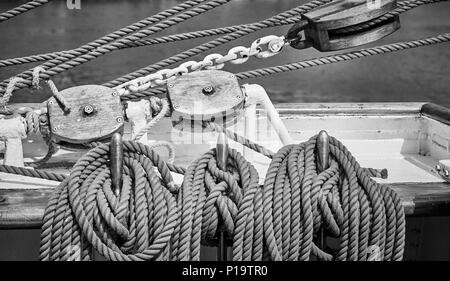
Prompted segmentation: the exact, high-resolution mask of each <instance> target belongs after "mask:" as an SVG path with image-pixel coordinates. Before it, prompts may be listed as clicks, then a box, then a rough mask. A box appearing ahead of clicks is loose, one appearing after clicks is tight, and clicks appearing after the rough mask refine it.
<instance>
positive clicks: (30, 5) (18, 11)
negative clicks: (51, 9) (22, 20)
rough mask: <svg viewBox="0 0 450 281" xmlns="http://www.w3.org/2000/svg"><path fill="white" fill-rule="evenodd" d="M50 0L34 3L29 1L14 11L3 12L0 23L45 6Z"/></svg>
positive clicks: (37, 0) (0, 15)
mask: <svg viewBox="0 0 450 281" xmlns="http://www.w3.org/2000/svg"><path fill="white" fill-rule="evenodd" d="M50 1H51V0H34V1H30V2H27V3H25V4H23V5H20V6H18V7H16V8H14V9H11V10H9V11H6V12H3V13H1V14H0V22H2V21H6V20H8V19H11V18H13V17H15V16H18V15H20V14H23V13H25V12H28V11H30V10H33V9H35V8H37V7H39V6H42V5H44V4H47V3H48V2H50Z"/></svg>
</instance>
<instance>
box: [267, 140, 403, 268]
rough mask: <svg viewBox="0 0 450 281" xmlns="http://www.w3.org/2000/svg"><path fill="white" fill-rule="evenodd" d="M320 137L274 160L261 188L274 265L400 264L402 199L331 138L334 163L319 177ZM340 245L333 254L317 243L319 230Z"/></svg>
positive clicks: (282, 151) (284, 150)
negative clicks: (374, 256)
mask: <svg viewBox="0 0 450 281" xmlns="http://www.w3.org/2000/svg"><path fill="white" fill-rule="evenodd" d="M316 138H317V136H315V137H312V138H311V139H310V140H309V141H307V142H305V143H302V144H299V145H288V146H285V147H283V148H282V149H280V150H279V151H278V152H277V154H276V155H275V156H274V157H273V160H272V162H271V164H270V166H269V169H268V171H267V174H266V179H265V183H264V189H263V193H264V194H263V196H262V197H263V205H264V211H263V213H264V237H265V239H266V245H267V249H268V252H269V255H270V258H271V259H272V260H309V259H310V258H311V256H315V257H316V258H317V259H320V260H332V259H335V260H367V258H368V254H369V250H370V249H372V246H377V247H378V249H379V251H380V253H379V257H380V259H381V260H386V261H389V260H401V259H402V256H403V248H404V242H405V218H404V216H405V215H404V211H403V207H402V205H401V203H400V200H399V197H398V195H397V194H396V193H395V192H393V191H392V190H391V189H390V188H389V187H387V186H385V185H381V184H378V183H376V182H375V181H373V180H372V179H370V176H369V175H368V174H366V170H365V169H362V168H361V167H360V166H359V164H358V163H357V162H356V160H355V159H354V157H353V156H352V155H351V154H350V152H348V150H347V149H346V148H345V146H344V145H342V143H340V142H339V141H338V140H336V139H335V138H332V137H331V138H330V147H329V148H330V152H331V158H332V159H331V163H330V166H329V168H328V169H326V170H325V171H323V172H320V173H318V171H317V166H316V163H315V154H314V150H315V146H316ZM320 229H325V231H326V234H327V235H329V236H332V237H334V238H337V239H338V240H339V241H340V242H339V245H338V248H337V249H335V253H327V252H325V251H324V250H323V249H319V248H318V247H317V246H316V245H315V244H314V238H315V237H317V236H318V231H319V230H320Z"/></svg>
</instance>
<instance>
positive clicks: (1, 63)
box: [0, 17, 300, 67]
mask: <svg viewBox="0 0 450 281" xmlns="http://www.w3.org/2000/svg"><path fill="white" fill-rule="evenodd" d="M299 20H300V18H298V17H293V18H287V19H284V20H282V21H277V22H276V23H274V25H273V26H267V28H269V27H275V26H281V25H288V24H294V23H296V22H297V21H299ZM247 25H248V24H242V25H233V26H227V27H219V28H213V29H206V30H198V31H191V32H185V33H179V34H174V35H167V36H162V37H155V38H149V39H141V40H137V41H134V42H130V43H127V44H126V45H125V46H123V47H119V49H125V48H136V47H143V46H150V45H156V44H165V43H171V42H177V41H183V40H189V39H197V38H203V37H209V36H216V35H221V34H227V33H231V32H235V31H238V30H241V29H243V28H246V27H247ZM70 51H71V50H66V51H60V52H51V53H45V54H37V55H31V56H26V57H18V58H10V59H4V60H0V67H6V66H12V65H19V64H26V63H32V62H39V61H47V60H51V59H55V58H58V57H60V56H62V55H64V54H65V53H67V52H70Z"/></svg>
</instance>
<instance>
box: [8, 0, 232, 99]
mask: <svg viewBox="0 0 450 281" xmlns="http://www.w3.org/2000/svg"><path fill="white" fill-rule="evenodd" d="M205 1H208V2H207V3H205V4H201V5H199V6H196V5H197V4H199V3H202V2H205ZM229 1H231V0H191V1H186V2H183V3H181V4H179V5H177V6H175V7H173V8H171V9H168V10H165V11H163V12H160V13H158V14H156V15H154V16H152V17H149V18H147V19H144V20H141V21H139V22H137V23H135V24H132V25H130V26H127V27H125V28H122V29H120V30H118V31H116V32H113V33H111V34H108V35H106V36H104V37H102V38H100V39H97V40H95V41H93V42H91V43H88V44H86V45H83V46H81V47H79V48H77V49H75V50H72V51H70V52H68V53H65V54H63V55H62V56H61V57H59V58H57V59H52V60H50V61H47V62H45V63H44V64H42V65H40V67H43V68H44V69H46V71H45V72H41V73H40V77H41V78H43V79H48V78H50V77H51V76H53V75H56V74H58V73H61V72H63V71H66V70H68V69H71V68H74V67H76V66H78V65H80V64H82V63H85V62H88V61H90V60H92V59H94V58H97V57H99V56H101V55H104V54H106V53H109V52H111V51H113V50H117V49H119V47H121V46H124V44H125V43H130V42H134V41H136V40H139V39H142V38H144V37H146V36H149V35H151V34H154V33H156V32H160V31H162V30H164V29H166V28H169V27H171V26H173V25H176V24H178V23H180V22H183V21H185V20H188V19H190V18H193V17H195V16H198V15H200V14H202V13H205V12H206V11H208V10H211V9H213V8H216V7H218V6H221V5H223V4H226V3H227V2H229ZM192 7H193V8H192ZM189 8H192V9H190V10H188V9H189ZM180 12H182V13H180ZM172 16H173V17H172ZM149 25H152V26H150V27H147V26H149ZM142 28H145V29H143V30H140V29H142ZM138 30H140V31H138ZM136 31H138V32H136ZM133 32H136V33H133ZM131 33H133V34H131ZM122 37H123V38H122ZM120 38H121V39H120ZM114 41H115V42H114ZM31 75H32V71H31V70H27V71H25V72H22V73H20V74H18V75H16V77H20V78H24V79H26V80H27V82H20V83H17V84H16V86H15V89H21V88H24V87H29V86H30V85H31ZM7 83H8V80H6V81H3V82H2V83H1V84H0V86H2V88H0V94H2V93H4V91H5V89H4V87H5V86H6V85H7Z"/></svg>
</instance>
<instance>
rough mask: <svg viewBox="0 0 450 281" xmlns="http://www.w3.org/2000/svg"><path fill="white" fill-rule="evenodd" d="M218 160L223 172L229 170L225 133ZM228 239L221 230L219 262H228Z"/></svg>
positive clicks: (219, 140)
mask: <svg viewBox="0 0 450 281" xmlns="http://www.w3.org/2000/svg"><path fill="white" fill-rule="evenodd" d="M216 158H217V166H218V167H219V169H221V170H222V171H226V170H227V162H228V140H227V138H226V136H225V134H224V133H222V132H220V133H219V136H218V138H217V144H216ZM225 240H226V237H225V230H224V229H220V230H219V247H218V249H217V260H218V261H226V260H227V257H228V254H227V246H226V241H225Z"/></svg>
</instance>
